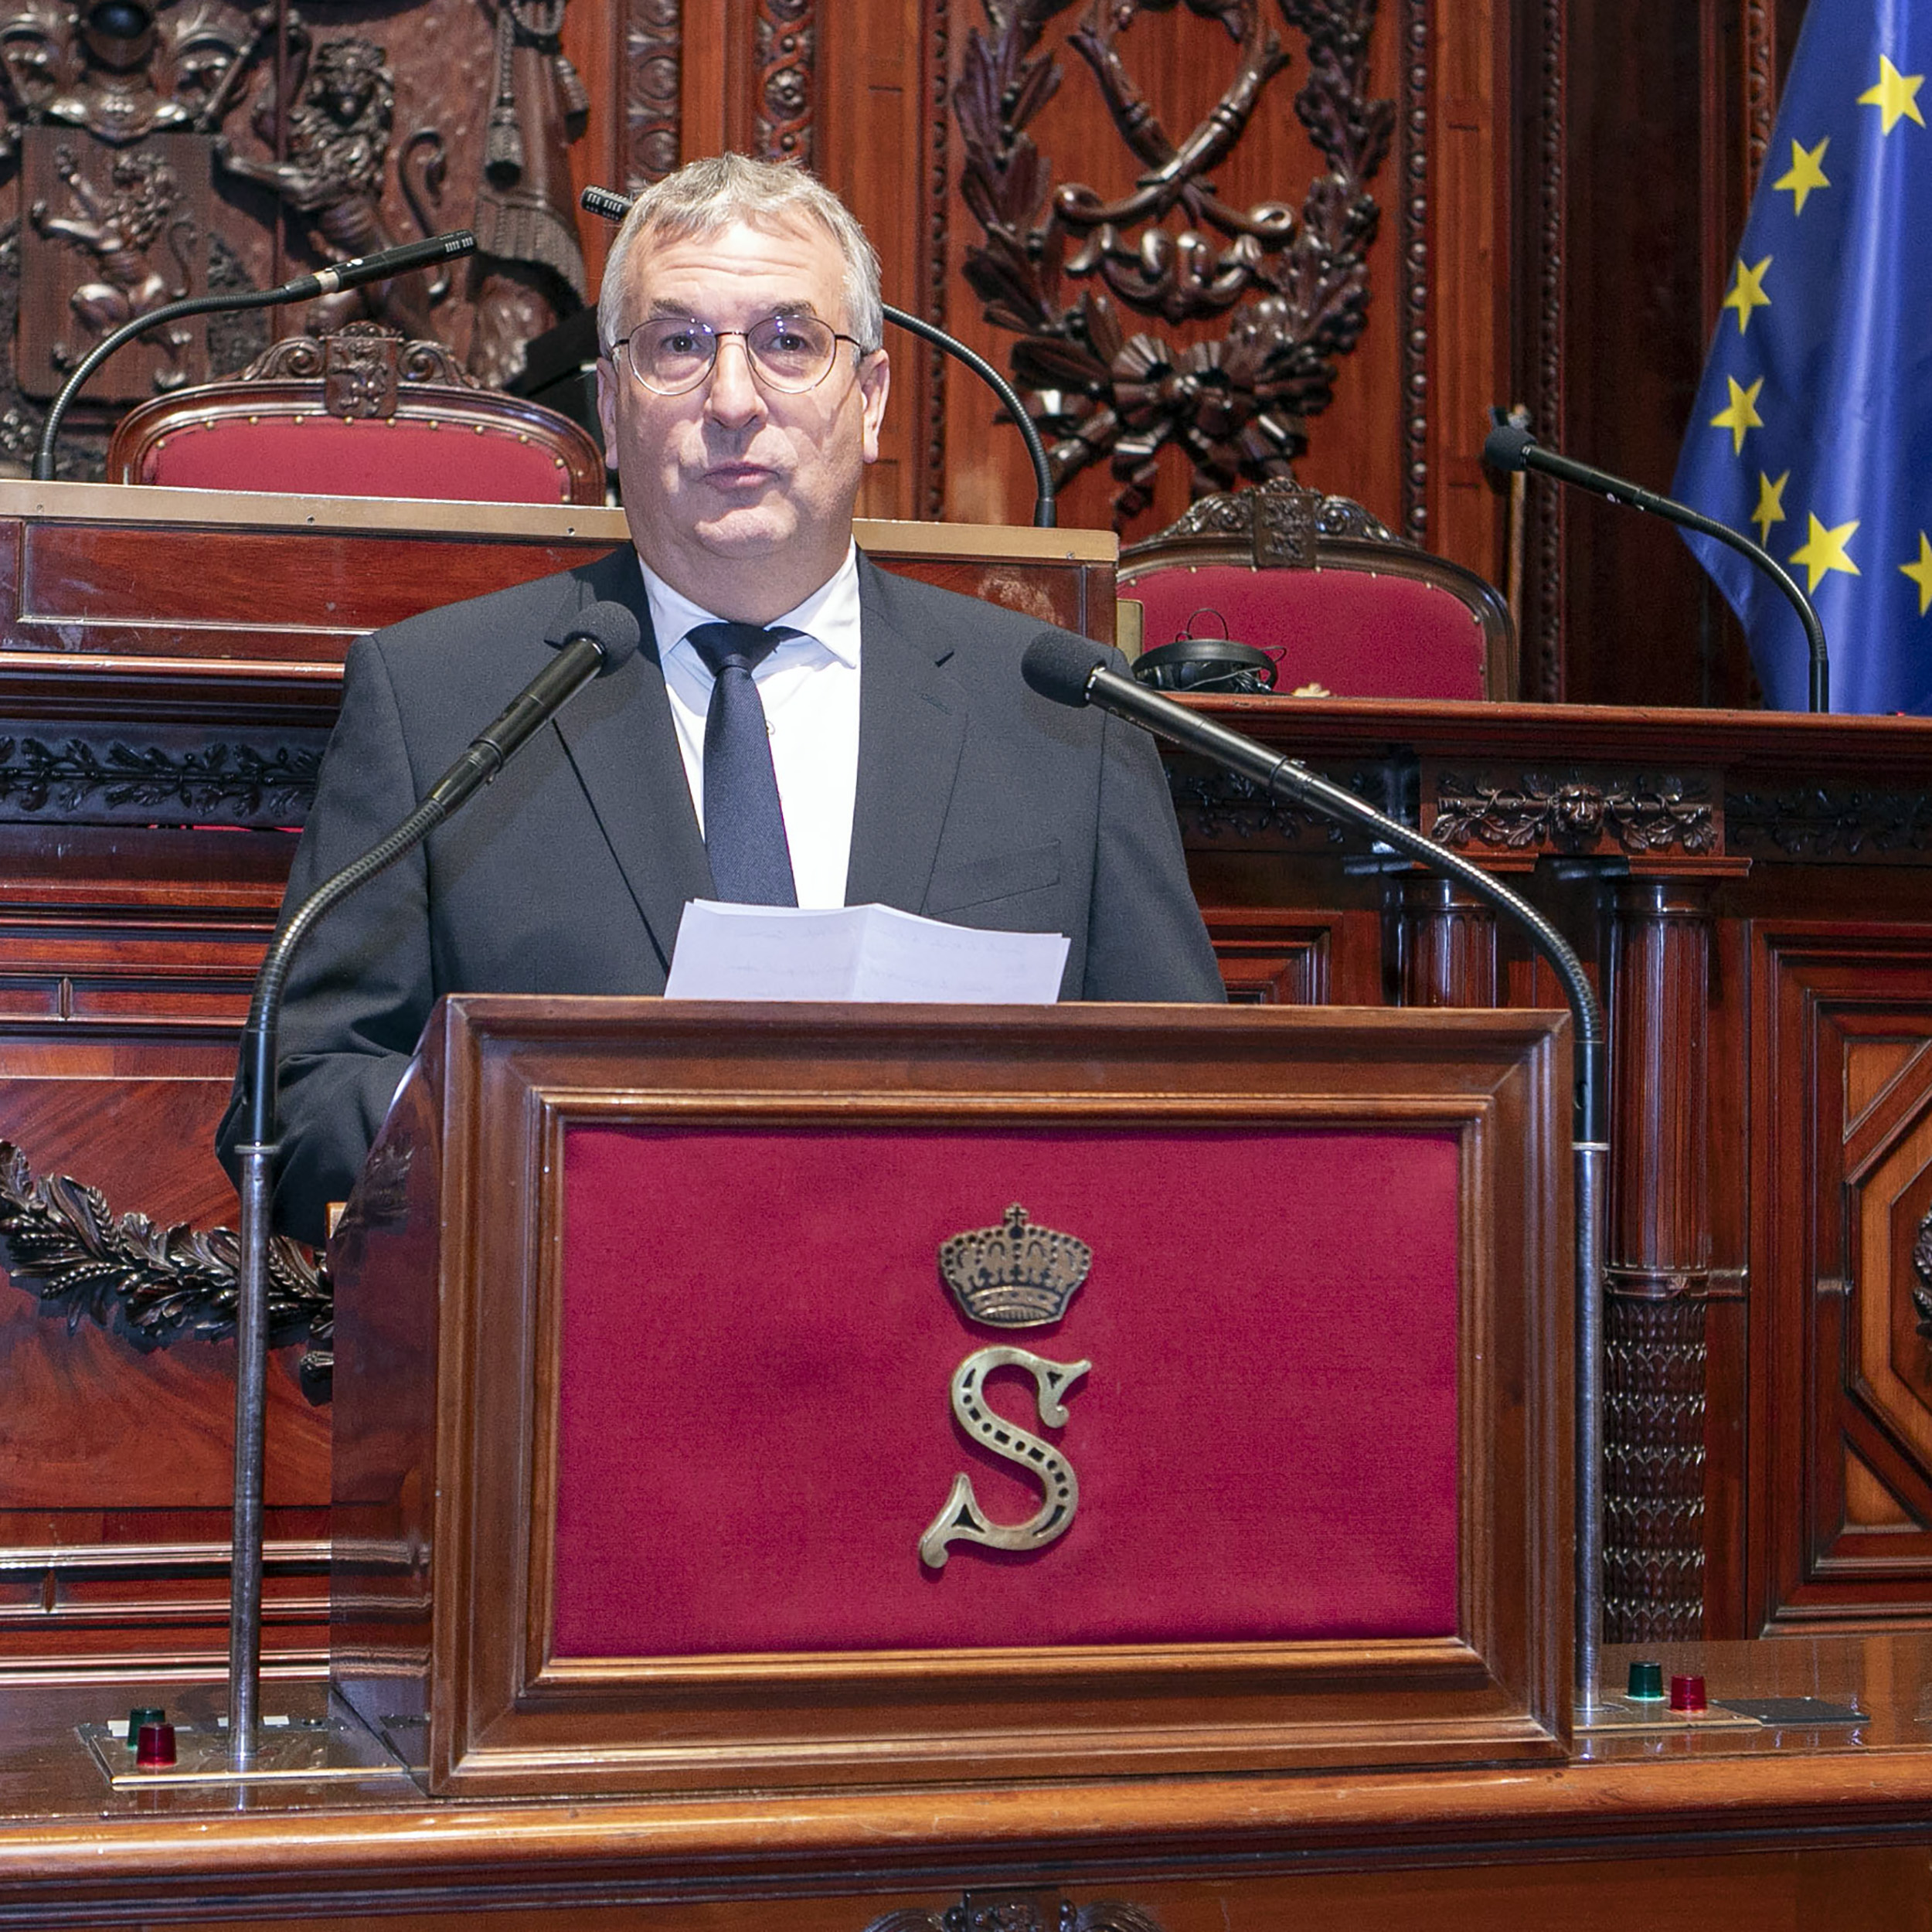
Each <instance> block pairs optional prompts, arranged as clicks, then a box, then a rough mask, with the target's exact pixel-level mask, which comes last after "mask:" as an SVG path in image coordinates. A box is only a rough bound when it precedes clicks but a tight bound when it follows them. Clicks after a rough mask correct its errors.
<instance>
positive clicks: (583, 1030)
mask: <svg viewBox="0 0 1932 1932" xmlns="http://www.w3.org/2000/svg"><path fill="white" fill-rule="evenodd" d="M1562 1048H1563V1026H1562V1023H1561V1022H1552V1021H1551V1020H1550V1019H1549V1018H1547V1017H1545V1016H1532V1015H1526V1014H1515V1015H1504V1014H1485V1015H1477V1014H1470V1013H1461V1014H1453V1015H1452V1014H1438V1015H1430V1016H1428V1017H1427V1019H1423V1018H1420V1017H1416V1016H1410V1015H1401V1014H1397V1013H1379V1014H1377V1013H1347V1014H1344V1013H1337V1012H1312V1011H1308V1010H1305V1009H1277V1010H1272V1011H1261V1012H1253V1011H1249V1012H1244V1011H1242V1010H1240V1009H1233V1010H1218V1009H1201V1008H1184V1007H1158V1006H1156V1007H1134V1006H1116V1007H1104V1006H1090V1007H1075V1008H1070V1009H1060V1010H1053V1011H1047V1012H1032V1011H1028V1010H1025V1009H1007V1010H1005V1011H1001V1010H999V1009H959V1008H949V1009H945V1010H944V1013H943V1014H942V1013H940V1012H937V1011H933V1010H927V1009H918V1008H895V1007H885V1008H857V1009H853V1008H838V1007H827V1008H813V1007H811V1006H791V1005H780V1006H769V1007H759V1008H747V1007H742V1006H715V1007H714V1006H710V1005H705V1004H703V1003H699V1002H682V1001H680V1002H658V1001H619V1000H595V1001H586V1000H557V999H543V998H507V997H503V996H496V997H484V996H480V995H458V996H456V997H454V998H451V999H449V1000H447V1002H444V1005H442V1007H441V1008H440V1012H439V1016H438V1017H437V1018H436V1019H432V1022H431V1026H430V1032H429V1034H428V1036H427V1041H426V1046H425V1051H424V1055H423V1061H422V1064H421V1067H420V1072H419V1073H418V1074H417V1077H415V1079H414V1080H413V1082H412V1083H411V1084H410V1087H409V1088H408V1089H407V1090H406V1091H405V1093H404V1094H403V1097H402V1098H401V1100H400V1103H399V1104H398V1106H397V1107H396V1109H395V1111H393V1113H392V1114H391V1117H390V1119H389V1122H388V1123H387V1124H386V1127H385V1130H384V1132H383V1136H382V1137H381V1138H380V1139H379V1141H378V1144H377V1145H376V1149H375V1150H374V1151H373V1153H372V1155H371V1157H370V1165H369V1172H368V1175H367V1176H366V1179H365V1181H364V1182H363V1184H362V1186H361V1188H360V1189H359V1192H358V1194H357V1196H355V1198H354V1199H352V1201H351V1202H350V1206H349V1213H348V1214H347V1216H345V1219H344V1221H343V1223H342V1226H341V1227H340V1228H339V1229H338V1233H337V1236H336V1240H335V1244H334V1246H333V1247H332V1257H333V1260H334V1264H335V1274H336V1278H337V1284H338V1287H337V1296H338V1316H337V1330H336V1334H337V1345H338V1358H339V1359H340V1361H341V1362H342V1364H343V1366H344V1374H343V1378H342V1379H343V1389H342V1395H341V1396H340V1397H339V1399H338V1409H337V1411H336V1417H335V1423H336V1433H337V1443H338V1475H337V1479H336V1481H337V1495H338V1518H337V1535H338V1539H339V1540H338V1553H339V1554H340V1558H341V1563H342V1567H341V1568H340V1569H339V1570H338V1579H339V1585H338V1587H339V1590H340V1594H341V1607H340V1616H341V1620H342V1628H341V1634H340V1641H339V1647H338V1655H337V1658H336V1662H335V1679H336V1682H337V1683H338V1685H339V1686H340V1687H341V1688H342V1689H343V1690H344V1691H345V1694H346V1695H347V1696H349V1698H350V1699H351V1700H352V1702H353V1703H354V1704H355V1707H356V1708H357V1709H359V1711H361V1712H362V1713H363V1714H364V1716H366V1718H367V1719H369V1721H370V1722H371V1723H372V1724H378V1723H385V1722H386V1723H389V1726H390V1729H391V1730H392V1732H393V1733H397V1734H400V1735H403V1736H410V1735H411V1734H412V1733H410V1731H409V1730H407V1729H406V1727H399V1726H397V1724H396V1719H398V1718H399V1717H401V1718H406V1719H418V1718H420V1719H422V1720H424V1722H425V1723H426V1726H427V1736H426V1737H425V1739H424V1740H423V1750H424V1753H425V1755H424V1758H423V1767H424V1770H425V1774H426V1775H427V1778H428V1780H429V1782H430V1787H431V1788H432V1789H434V1790H435V1791H438V1792H440V1793H445V1794H474V1795H485V1794H543V1793H557V1792H561V1791H597V1792H603V1793H619V1792H626V1791H652V1790H656V1791H690V1790H706V1789H715V1788H716V1787H719V1785H737V1784H747V1783H749V1784H755V1785H759V1786H764V1787H773V1788H788V1787H795V1786H800V1785H811V1784H819V1783H823V1782H825V1781H828V1780H832V1781H837V1782H839V1783H842V1784H851V1785H853V1786H858V1785H871V1784H881V1783H887V1784H890V1783H900V1782H903V1781H906V1780H908V1779H916V1780H927V1779H932V1778H945V1777H954V1778H957V1777H969V1778H998V1777H1032V1778H1049V1779H1058V1778H1066V1777H1080V1776H1083V1775H1093V1774H1099V1773H1104V1772H1113V1773H1115V1774H1121V1773H1125V1772H1128V1771H1130V1770H1131V1772H1132V1773H1133V1774H1135V1775H1137V1776H1141V1777H1155V1776H1162V1775H1166V1776H1172V1775H1174V1774H1183V1773H1184V1774H1202V1773H1205V1772H1209V1771H1215V1770H1221V1771H1226V1770H1234V1769H1239V1768H1247V1769H1256V1770H1259V1769H1262V1768H1264V1767H1279V1766H1281V1765H1283V1764H1296V1763H1304V1764H1343V1763H1351V1762H1352V1763H1358V1764H1389V1763H1398V1764H1400V1763H1420V1762H1456V1761H1467V1760H1472V1759H1475V1760H1515V1759H1526V1760H1532V1761H1533V1760H1536V1759H1538V1758H1539V1757H1547V1756H1549V1754H1551V1753H1553V1752H1554V1751H1555V1750H1557V1749H1558V1748H1559V1741H1558V1740H1559V1739H1560V1735H1561V1733H1562V1730H1563V1721H1564V1712H1565V1709H1566V1706H1565V1703H1564V1701H1563V1699H1564V1686H1565V1685H1566V1682H1567V1662H1566V1659H1567V1655H1568V1648H1567V1632H1568V1627H1569V1612H1568V1609H1567V1604H1568V1577H1567V1570H1566V1560H1565V1552H1566V1549H1567V1547H1568V1535H1567V1529H1566V1524H1567V1521H1568V1510H1569V1488H1568V1482H1567V1477H1566V1471H1567V1467H1568V1462H1567V1454H1566V1445H1567V1442H1568V1438H1569V1430H1568V1424H1567V1423H1566V1420H1565V1419H1564V1418H1565V1417H1566V1413H1567V1409H1566V1401H1567V1391H1568V1386H1569V1381H1568V1377H1569V1369H1568V1355H1567V1341H1566V1338H1567V1335H1568V1332H1569V1323H1568V1319H1567V1317H1568V1308H1569V1294H1568V1290H1569V1281H1568V1276H1567V1271H1566V1265H1565V1259H1564V1257H1566V1253H1567V1252H1568V1250H1567V1245H1566V1244H1567V1240H1568V1236H1567V1233H1566V1209H1565V1208H1564V1206H1563V1202H1565V1200H1566V1195H1565V1192H1564V1189H1563V1182H1562V1179H1561V1176H1562V1175H1563V1170H1564V1166H1565V1162H1564V1159H1563V1154H1562V1145H1563V1143H1562V1131H1561V1126H1560V1121H1559V1118H1558V1116H1559V1111H1560V1093H1561V1090H1562V1087H1563V1050H1562ZM973 1121H998V1122H999V1123H1000V1124H1002V1126H1005V1127H1011V1126H1012V1125H1014V1124H1019V1123H1026V1122H1029V1121H1030V1122H1037V1123H1040V1124H1046V1123H1050V1124H1052V1125H1053V1127H1054V1128H1056V1130H1057V1131H1061V1132H1067V1131H1080V1130H1082V1129H1088V1130H1091V1131H1096V1132H1099V1131H1105V1130H1106V1129H1107V1128H1119V1127H1121V1126H1122V1125H1124V1124H1129V1123H1131V1124H1134V1125H1135V1126H1137V1127H1139V1128H1147V1127H1148V1126H1150V1125H1164V1126H1165V1127H1166V1128H1167V1129H1168V1131H1172V1132H1177V1133H1185V1132H1186V1131H1188V1129H1189V1126H1190V1125H1199V1126H1202V1127H1220V1126H1224V1125H1226V1124H1229V1123H1230V1122H1242V1121H1245V1122H1249V1123H1250V1124H1256V1125H1260V1124H1274V1125H1277V1126H1280V1127H1283V1128H1287V1127H1291V1126H1293V1125H1295V1124H1320V1125H1321V1126H1323V1127H1325V1128H1337V1127H1346V1128H1354V1129H1357V1130H1359V1131H1367V1132H1372V1131H1376V1130H1377V1129H1379V1130H1381V1131H1402V1130H1403V1129H1404V1128H1408V1129H1413V1128H1417V1127H1423V1126H1427V1127H1429V1128H1433V1129H1437V1130H1447V1131H1454V1132H1455V1133H1457V1134H1458V1135H1459V1137H1460V1139H1461V1148H1462V1154H1461V1160H1462V1164H1463V1172H1464V1228H1463V1240H1462V1250H1461V1291H1460V1314H1459V1317H1458V1330H1459V1341H1458V1361H1459V1367H1458V1377H1459V1387H1460V1398H1459V1400H1460V1408H1461V1414H1462V1416H1463V1417H1464V1423H1463V1427H1462V1431H1461V1454H1460V1457H1459V1469H1460V1476H1459V1495H1460V1501H1459V1504H1458V1519H1459V1527H1458V1551H1459V1558H1458V1561H1459V1579H1460V1580H1459V1588H1458V1599H1459V1603H1460V1611H1459V1616H1458V1630H1457V1633H1456V1634H1455V1636H1454V1637H1453V1638H1440V1639H1431V1640H1427V1641H1424V1640H1403V1641H1396V1640H1385V1641H1376V1642H1364V1641H1358V1642H1355V1643H1342V1642H1338V1641H1310V1642H1305V1643H1302V1642H1294V1643H1281V1644H1273V1645H1261V1644H1247V1645H1206V1644H1201V1645H1180V1644H1170V1645H1163V1646H1140V1647H1136V1646H1133V1645H1119V1646H1114V1647H1107V1648H1053V1649H1042V1650H1038V1651H1026V1650H1002V1651H990V1652H989V1651H958V1652H953V1651H943V1650H942V1651H930V1652H920V1653H918V1654H917V1655H913V1654H901V1653H888V1652H880V1653H877V1654H872V1653H864V1654H858V1653H855V1654H853V1655H850V1656H846V1655H842V1654H840V1655H828V1656H824V1657H818V1656H808V1655H801V1656H798V1657H786V1656H770V1657H750V1658H705V1657H692V1658H653V1659H647V1660H629V1661H627V1660H624V1659H621V1658H618V1659H600V1660H593V1659H573V1660H570V1662H568V1663H567V1664H566V1663H563V1662H558V1661H557V1660H556V1659H553V1658H552V1657H551V1655H550V1653H549V1638H548V1632H549V1628H550V1614H549V1589H550V1576H551V1563H550V1560H549V1536H550V1527H549V1526H550V1524H551V1522H552V1519H553V1515H554V1510H555V1495H556V1478H555V1475H554V1469H553V1463H552V1461H551V1458H552V1457H553V1454H554V1447H553V1443H554V1437H553V1430H554V1427H555V1422H554V1405H555V1403H556V1384H555V1376H556V1371H555V1369H554V1368H553V1366H552V1365H553V1362H554V1361H555V1358H556V1350H557V1346H558V1343H557V1335H558V1332H559V1328H560V1319H561V1315H560V1311H561V1306H562V1301H563V1294H564V1292H565V1287H564V1284H563V1281H562V1280H561V1278H560V1275H559V1274H558V1270H559V1268H560V1265H561V1263H560V1244H559V1236H558V1233H557V1230H558V1229H559V1228H560V1226H561V1219H562V1208H561V1198H562V1197H561V1192H560V1190H561V1188H562V1184H563V1168H564V1159H563V1134H564V1131H565V1129H566V1126H568V1125H570V1124H576V1123H581V1122H591V1123H596V1124H605V1125H610V1124H651V1123H660V1122H662V1123H672V1124H685V1125H693V1124H731V1125H734V1126H739V1127H750V1128H757V1127H775V1126H779V1125H786V1126H793V1125H801V1124H813V1125H817V1126H820V1127H828V1126H835V1127H837V1128H840V1129H843V1130H849V1131H854V1132H859V1131H863V1130H864V1129H866V1128H867V1127H876V1126H878V1125H881V1124H888V1123H889V1124H892V1125H893V1126H894V1127H896V1128H901V1129H904V1128H914V1129H916V1128H920V1127H928V1128H931V1129H933V1130H934V1131H944V1130H945V1129H947V1128H950V1127H956V1126H958V1125H961V1124H970V1123H971V1122H973ZM1552 1201H1554V1202H1557V1203H1558V1206H1557V1211H1556V1213H1554V1214H1552V1213H1549V1211H1548V1206H1549V1202H1552ZM483 1336H488V1337H489V1338H490V1342H489V1345H488V1346H487V1347H478V1345H477V1338H479V1337H483ZM432 1499H433V1501H432ZM666 1726H668V1730H666V1728H665V1727H666Z"/></svg>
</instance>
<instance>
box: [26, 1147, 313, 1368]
mask: <svg viewBox="0 0 1932 1932" xmlns="http://www.w3.org/2000/svg"><path fill="white" fill-rule="evenodd" d="M0 1248H4V1250H5V1260H6V1264H7V1267H8V1270H9V1273H10V1274H11V1275H12V1277H13V1279H14V1281H15V1284H16V1285H18V1286H21V1287H26V1284H27V1283H28V1282H29V1281H31V1282H32V1284H34V1286H33V1287H32V1290H31V1292H32V1293H34V1294H36V1295H37V1297H38V1298H39V1304H40V1308H41V1312H42V1313H43V1314H44V1315H64V1316H65V1317H66V1323H67V1332H68V1333H69V1334H70V1335H71V1334H72V1333H73V1332H74V1330H75V1329H77V1328H79V1327H80V1324H81V1322H82V1321H83V1320H89V1321H94V1322H97V1323H98V1324H99V1325H100V1327H102V1328H107V1329H108V1330H110V1331H112V1332H116V1333H118V1334H120V1335H123V1336H124V1337H125V1338H127V1339H128V1341H129V1342H132V1343H133V1344H134V1346H135V1347H136V1348H137V1349H141V1351H143V1352H146V1351H148V1350H149V1349H161V1348H165V1347H166V1346H167V1345H168V1344H169V1343H170V1342H174V1341H176V1340H178V1339H179V1338H182V1336H185V1335H192V1336H195V1337H196V1338H199V1339H201V1340H203V1341H213V1340H216V1339H217V1338H221V1337H223V1336H226V1335H231V1334H233V1332H234V1327H235V1298H236V1282H237V1280H238V1278H239V1276H240V1261H241V1249H240V1238H239V1237H238V1236H237V1235H236V1233H235V1231H234V1230H233V1229H232V1228H209V1229H206V1230H203V1229H197V1228H192V1227H189V1226H186V1225H185V1223H177V1224H176V1225H175V1226H172V1227H166V1228H164V1227H161V1226H157V1225H156V1224H155V1223H154V1222H152V1221H151V1220H150V1219H148V1216H146V1215H145V1214H124V1215H122V1216H121V1217H120V1218H119V1219H115V1217H114V1213H113V1210H112V1209H111V1208H110V1207H109V1206H108V1205H107V1197H106V1196H104V1195H103V1194H102V1193H101V1192H100V1189H98V1188H91V1187H87V1186H84V1185H82V1183H81V1182H78V1181H76V1180H74V1179H71V1178H70V1176H68V1175H64V1174H56V1175H51V1176H49V1178H48V1179H46V1180H43V1181H37V1180H36V1179H34V1176H33V1173H32V1169H31V1168H29V1166H28V1165H27V1157H26V1155H25V1154H24V1153H22V1151H21V1150H20V1149H19V1148H17V1147H15V1145H13V1143H12V1141H0ZM268 1269H269V1274H268V1319H269V1340H270V1344H271V1345H274V1346H276V1347H282V1346H284V1345H287V1344H289V1343H291V1342H308V1344H309V1347H308V1352H306V1353H305V1354H304V1356H303V1358H302V1362H301V1376H302V1386H303V1387H304V1389H306V1390H307V1391H308V1394H309V1396H310V1399H311V1400H321V1398H322V1397H323V1396H325V1394H326V1393H327V1390H328V1379H329V1376H330V1373H331V1372H332V1369H333V1367H334V1358H333V1356H332V1355H331V1353H330V1352H329V1344H330V1338H331V1329H332V1308H333V1301H332V1288H331V1284H330V1282H329V1279H328V1271H327V1270H326V1269H325V1268H324V1267H322V1266H321V1264H320V1263H319V1262H318V1261H317V1260H315V1258H314V1257H311V1255H310V1253H309V1252H308V1250H307V1249H306V1248H304V1247H301V1246H299V1245H298V1243H295V1242H293V1241H291V1240H287V1239H286V1238H284V1236H280V1235H278V1236H276V1237H275V1239H274V1240H273V1241H272V1242H271V1243H270V1247H269V1254H268Z"/></svg>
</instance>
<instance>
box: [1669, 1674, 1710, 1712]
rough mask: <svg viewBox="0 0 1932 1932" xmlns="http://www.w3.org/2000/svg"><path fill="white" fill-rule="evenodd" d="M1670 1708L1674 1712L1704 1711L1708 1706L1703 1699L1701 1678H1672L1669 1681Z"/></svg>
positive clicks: (1702, 1681)
mask: <svg viewBox="0 0 1932 1932" xmlns="http://www.w3.org/2000/svg"><path fill="white" fill-rule="evenodd" d="M1670 1707H1671V1709H1672V1710H1674V1711H1691V1712H1696V1711H1704V1710H1709V1709H1710V1706H1709V1703H1707V1702H1706V1700H1705V1697H1704V1680H1703V1679H1702V1678H1701V1677H1673V1678H1672V1679H1671V1680H1670Z"/></svg>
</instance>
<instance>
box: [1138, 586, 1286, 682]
mask: <svg viewBox="0 0 1932 1932" xmlns="http://www.w3.org/2000/svg"><path fill="white" fill-rule="evenodd" d="M1202 617H1213V618H1215V619H1216V621H1218V622H1219V624H1220V626H1221V634H1220V636H1219V637H1218V638H1197V637H1196V635H1195V634H1194V627H1195V625H1196V623H1198V622H1199V620H1200V619H1201V618H1202ZM1134 676H1135V677H1136V678H1138V679H1139V680H1140V682H1141V683H1142V684H1146V685H1152V686H1153V687H1154V689H1155V690H1156V691H1201V692H1219V693H1226V692H1262V691H1272V690H1273V689H1274V676H1275V661H1274V658H1273V657H1271V656H1270V655H1269V653H1268V652H1267V651H1264V650H1262V649H1260V648H1259V646H1257V645H1252V644H1237V643H1236V641H1235V640H1234V639H1233V638H1230V636H1229V635H1228V634H1227V620H1226V618H1225V617H1223V616H1222V615H1221V614H1220V612H1219V611H1215V610H1211V609H1209V608H1207V607H1202V609H1200V610H1199V611H1196V612H1195V614H1194V615H1193V616H1192V617H1189V619H1188V621H1187V629H1186V631H1185V632H1183V633H1182V635H1181V636H1179V637H1178V638H1175V640H1174V641H1173V642H1172V644H1162V645H1155V648H1153V649H1152V650H1151V651H1142V652H1141V655H1139V656H1138V658H1135V659H1134Z"/></svg>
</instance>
